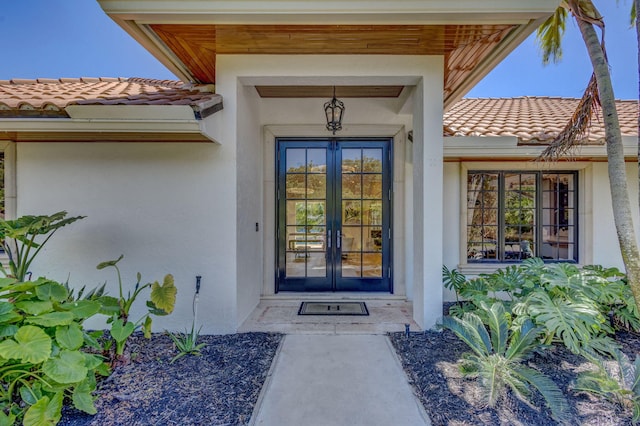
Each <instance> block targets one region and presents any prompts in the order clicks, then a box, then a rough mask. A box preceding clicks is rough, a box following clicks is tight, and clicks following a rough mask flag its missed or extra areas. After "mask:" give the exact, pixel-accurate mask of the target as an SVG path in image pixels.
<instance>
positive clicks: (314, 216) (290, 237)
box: [284, 148, 327, 278]
mask: <svg viewBox="0 0 640 426" xmlns="http://www.w3.org/2000/svg"><path fill="white" fill-rule="evenodd" d="M326 155H327V152H326V149H317V148H313V149H307V148H288V149H287V150H286V162H287V165H286V176H285V185H286V191H285V197H286V200H285V204H284V205H285V212H284V214H285V225H286V236H285V238H286V248H285V249H286V256H285V274H286V276H287V277H290V278H295V277H298V278H304V277H324V276H326V273H327V265H326V235H327V227H326V223H327V216H326V215H327V211H326V210H327V199H326V198H327V176H326V169H327V167H326Z"/></svg>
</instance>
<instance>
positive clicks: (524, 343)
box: [505, 319, 541, 361]
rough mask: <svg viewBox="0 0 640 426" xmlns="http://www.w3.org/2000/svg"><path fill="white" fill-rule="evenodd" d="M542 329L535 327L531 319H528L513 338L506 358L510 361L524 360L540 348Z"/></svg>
mask: <svg viewBox="0 0 640 426" xmlns="http://www.w3.org/2000/svg"><path fill="white" fill-rule="evenodd" d="M540 331H541V330H540V328H538V327H535V326H534V325H533V322H531V320H530V319H526V320H525V322H524V323H523V324H522V325H521V326H520V328H519V329H518V330H517V331H516V332H515V333H514V334H513V335H512V336H511V340H510V342H509V348H508V349H507V352H506V354H505V357H506V358H507V359H508V360H510V361H519V360H521V359H524V358H525V357H526V356H527V355H529V354H530V353H531V352H532V351H533V350H534V349H536V347H537V346H538V336H539V335H540Z"/></svg>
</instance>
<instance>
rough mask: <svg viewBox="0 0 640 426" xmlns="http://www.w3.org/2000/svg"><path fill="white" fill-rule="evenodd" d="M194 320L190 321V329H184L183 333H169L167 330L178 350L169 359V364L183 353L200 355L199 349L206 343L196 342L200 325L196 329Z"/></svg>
mask: <svg viewBox="0 0 640 426" xmlns="http://www.w3.org/2000/svg"><path fill="white" fill-rule="evenodd" d="M195 326H196V325H195V321H194V322H192V323H191V331H187V330H185V332H184V333H171V332H169V337H170V338H171V340H173V344H174V345H175V346H176V349H177V350H178V354H177V355H176V356H174V357H173V358H172V359H171V364H173V363H174V362H176V361H177V360H178V359H180V358H182V357H183V356H185V355H196V356H200V355H201V352H200V350H201V349H202V348H204V347H205V346H206V345H207V344H206V343H198V337H200V330H201V329H202V327H200V328H199V329H198V330H197V331H196V329H195Z"/></svg>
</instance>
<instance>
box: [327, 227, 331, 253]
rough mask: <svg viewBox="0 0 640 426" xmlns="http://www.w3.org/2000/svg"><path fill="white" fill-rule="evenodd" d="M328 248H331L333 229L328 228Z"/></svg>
mask: <svg viewBox="0 0 640 426" xmlns="http://www.w3.org/2000/svg"><path fill="white" fill-rule="evenodd" d="M327 248H328V249H330V248H331V231H330V230H329V229H327Z"/></svg>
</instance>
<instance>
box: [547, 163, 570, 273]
mask: <svg viewBox="0 0 640 426" xmlns="http://www.w3.org/2000/svg"><path fill="white" fill-rule="evenodd" d="M575 180H576V179H575V174H574V173H543V174H542V225H543V226H542V247H541V253H540V255H541V257H542V258H544V259H548V260H572V261H577V259H578V256H577V252H576V241H577V235H576V225H577V224H576V223H575V222H576V213H577V211H576V206H575V190H576V189H575V184H576V182H575Z"/></svg>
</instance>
